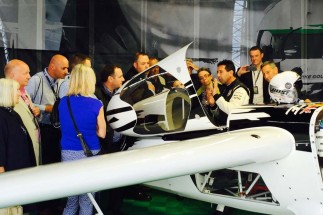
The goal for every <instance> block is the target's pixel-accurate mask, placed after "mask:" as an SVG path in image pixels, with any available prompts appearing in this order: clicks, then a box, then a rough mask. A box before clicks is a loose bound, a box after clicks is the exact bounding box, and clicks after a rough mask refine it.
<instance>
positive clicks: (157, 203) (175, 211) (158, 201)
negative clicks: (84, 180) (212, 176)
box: [122, 189, 262, 215]
mask: <svg viewBox="0 0 323 215" xmlns="http://www.w3.org/2000/svg"><path fill="white" fill-rule="evenodd" d="M149 191H150V192H149V193H150V194H151V196H152V200H151V201H148V202H145V201H135V200H131V199H125V200H124V202H123V208H122V211H123V212H124V214H125V215H211V214H212V211H213V210H212V208H211V204H210V203H206V202H201V201H196V200H193V199H188V198H179V197H178V196H176V195H173V194H169V193H166V192H162V191H158V190H154V189H150V190H149ZM227 214H228V215H262V214H259V213H252V212H247V211H242V210H237V209H231V210H230V212H229V213H227Z"/></svg>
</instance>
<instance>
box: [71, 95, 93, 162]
mask: <svg viewBox="0 0 323 215" xmlns="http://www.w3.org/2000/svg"><path fill="white" fill-rule="evenodd" d="M67 106H68V111H69V112H70V115H71V118H72V121H73V125H74V128H75V130H76V133H77V135H76V136H77V137H78V138H79V139H80V141H81V145H82V148H83V151H84V154H85V156H86V157H91V156H93V154H92V152H91V150H90V149H89V147H88V145H87V144H86V142H85V140H84V139H83V135H82V133H81V132H80V130H79V129H78V127H77V125H76V122H75V119H74V116H73V113H72V107H71V102H70V96H67Z"/></svg>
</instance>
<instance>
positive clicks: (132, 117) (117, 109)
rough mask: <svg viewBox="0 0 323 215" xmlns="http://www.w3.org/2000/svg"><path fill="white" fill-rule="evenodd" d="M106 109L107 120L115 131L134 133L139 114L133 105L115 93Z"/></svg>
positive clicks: (127, 133)
mask: <svg viewBox="0 0 323 215" xmlns="http://www.w3.org/2000/svg"><path fill="white" fill-rule="evenodd" d="M106 111H107V117H106V118H107V122H108V124H109V125H110V126H111V127H112V128H113V129H114V130H115V131H117V132H120V133H122V134H125V135H129V134H133V128H134V126H135V125H136V123H137V115H136V112H135V110H134V109H133V107H132V106H131V105H129V104H128V103H126V102H124V101H123V100H121V99H120V97H119V95H115V96H113V97H112V98H111V100H110V102H109V105H108V107H107V110H106Z"/></svg>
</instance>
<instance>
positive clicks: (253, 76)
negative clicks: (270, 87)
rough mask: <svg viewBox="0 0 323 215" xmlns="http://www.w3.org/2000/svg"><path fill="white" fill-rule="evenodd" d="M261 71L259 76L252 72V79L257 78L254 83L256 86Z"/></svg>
mask: <svg viewBox="0 0 323 215" xmlns="http://www.w3.org/2000/svg"><path fill="white" fill-rule="evenodd" d="M260 73H261V71H258V75H257V77H255V75H254V73H252V79H253V80H254V79H255V78H256V80H255V83H254V84H253V85H254V86H256V84H257V81H258V79H259V75H260Z"/></svg>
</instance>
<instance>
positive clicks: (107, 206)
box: [95, 65, 125, 215]
mask: <svg viewBox="0 0 323 215" xmlns="http://www.w3.org/2000/svg"><path fill="white" fill-rule="evenodd" d="M123 82H124V77H123V73H122V70H121V68H119V67H118V66H115V65H106V66H105V67H104V68H103V70H102V71H101V80H100V82H99V83H98V84H97V86H96V89H95V95H96V97H97V98H98V99H99V100H101V101H102V103H103V109H104V115H105V120H107V118H106V113H107V111H106V110H107V106H108V104H109V102H110V100H111V98H112V96H113V94H114V93H115V91H116V90H117V89H118V88H120V87H121V86H122V83H123ZM106 123H107V135H106V137H105V138H104V139H101V140H100V142H101V150H102V152H103V153H114V152H119V151H122V150H124V147H125V144H124V143H125V142H124V139H125V137H124V136H123V135H122V134H120V133H118V132H116V131H114V130H113V129H112V128H111V127H110V126H109V123H108V122H106ZM123 196H124V188H123V187H121V188H116V189H110V190H104V191H101V192H100V193H99V200H98V202H99V206H100V208H101V210H102V211H103V213H104V214H111V212H112V213H113V214H115V215H119V214H122V213H121V206H122V201H123Z"/></svg>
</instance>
